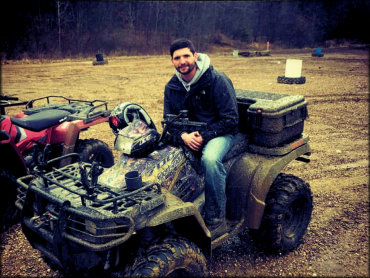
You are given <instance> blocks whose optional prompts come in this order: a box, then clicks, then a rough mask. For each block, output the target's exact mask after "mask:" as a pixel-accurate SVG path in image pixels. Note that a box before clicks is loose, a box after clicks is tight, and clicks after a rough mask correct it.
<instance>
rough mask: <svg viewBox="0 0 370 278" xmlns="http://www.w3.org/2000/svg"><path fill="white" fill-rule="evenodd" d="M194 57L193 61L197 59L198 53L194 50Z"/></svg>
mask: <svg viewBox="0 0 370 278" xmlns="http://www.w3.org/2000/svg"><path fill="white" fill-rule="evenodd" d="M194 58H195V61H198V53H197V52H194Z"/></svg>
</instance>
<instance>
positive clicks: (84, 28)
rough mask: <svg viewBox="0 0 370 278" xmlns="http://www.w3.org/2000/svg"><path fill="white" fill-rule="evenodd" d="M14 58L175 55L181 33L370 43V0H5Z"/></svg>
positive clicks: (7, 54) (202, 42)
mask: <svg viewBox="0 0 370 278" xmlns="http://www.w3.org/2000/svg"><path fill="white" fill-rule="evenodd" d="M0 6H1V10H2V17H1V34H0V52H1V56H2V57H3V58H6V59H19V58H24V57H28V58H56V57H74V56H88V55H93V54H95V53H98V52H102V53H105V54H108V55H109V54H118V55H137V54H162V53H167V49H168V44H169V43H170V42H171V41H172V40H173V39H174V38H177V37H189V38H191V39H192V40H193V41H194V42H195V44H196V46H197V47H198V48H199V49H202V50H207V49H208V47H209V46H210V45H211V44H220V45H222V44H225V43H226V42H227V40H225V38H228V39H229V40H233V41H237V42H240V43H245V44H250V43H255V42H266V41H269V42H270V43H272V44H275V45H280V46H282V47H289V48H293V47H294V48H301V47H316V46H322V45H323V44H324V42H325V41H327V40H334V39H335V40H342V39H346V40H355V41H356V42H365V43H368V42H369V36H368V32H367V27H368V26H369V23H370V1H368V0H336V1H330V0H326V1H241V2H235V1H66V0H64V1H60V0H53V1H42V0H40V1H19V0H12V1H2V2H1V4H0Z"/></svg>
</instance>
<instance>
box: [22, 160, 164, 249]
mask: <svg viewBox="0 0 370 278" xmlns="http://www.w3.org/2000/svg"><path fill="white" fill-rule="evenodd" d="M81 167H82V168H83V169H85V170H86V171H89V170H90V171H91V167H92V166H91V164H88V163H81V162H79V163H74V164H70V165H67V166H65V167H63V168H60V169H56V168H53V170H52V171H50V172H48V173H42V171H40V172H39V173H38V174H36V176H35V175H29V176H25V177H22V178H19V179H18V180H17V181H18V184H19V186H20V189H21V190H19V192H20V194H19V195H18V201H17V203H18V207H21V208H22V209H23V216H22V224H23V229H24V230H29V231H32V232H31V233H32V234H33V235H32V236H33V237H34V236H35V234H36V235H37V236H38V237H39V240H40V241H41V242H47V243H48V244H49V245H50V244H51V245H53V246H54V245H55V244H59V243H58V242H56V240H57V241H65V240H67V241H71V242H74V243H76V244H78V245H81V246H83V247H84V248H87V249H88V250H91V251H105V250H108V249H110V248H112V247H114V246H117V245H119V244H122V243H123V242H125V241H126V240H127V239H128V238H129V237H130V236H131V235H132V234H133V232H134V230H135V228H137V227H136V226H137V225H140V224H138V223H143V221H144V220H143V219H147V218H146V217H147V216H148V215H151V214H153V213H154V211H155V208H157V207H159V206H160V205H162V204H163V203H164V198H165V197H164V194H162V193H161V190H160V186H159V184H145V183H144V186H143V187H141V188H140V189H137V190H135V191H128V190H127V189H126V188H124V189H122V190H119V191H118V190H114V189H113V188H109V187H108V186H105V185H102V184H99V182H97V183H96V185H95V186H94V188H93V190H91V188H90V189H89V188H87V187H86V185H83V181H82V176H81ZM88 179H89V181H91V178H90V177H89V178H88ZM22 192H23V193H22ZM42 245H47V244H45V243H44V244H42Z"/></svg>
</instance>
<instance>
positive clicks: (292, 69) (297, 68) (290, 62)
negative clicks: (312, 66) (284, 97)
mask: <svg viewBox="0 0 370 278" xmlns="http://www.w3.org/2000/svg"><path fill="white" fill-rule="evenodd" d="M301 75H302V60H297V59H287V60H286V65H285V77H289V78H297V77H301Z"/></svg>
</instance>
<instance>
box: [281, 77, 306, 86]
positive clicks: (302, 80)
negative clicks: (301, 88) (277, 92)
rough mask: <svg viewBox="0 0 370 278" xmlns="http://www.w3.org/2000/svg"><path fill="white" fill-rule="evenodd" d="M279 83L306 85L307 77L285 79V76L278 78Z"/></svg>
mask: <svg viewBox="0 0 370 278" xmlns="http://www.w3.org/2000/svg"><path fill="white" fill-rule="evenodd" d="M277 82H278V83H283V84H304V83H305V82H306V77H304V76H301V77H285V76H278V78H277Z"/></svg>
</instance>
